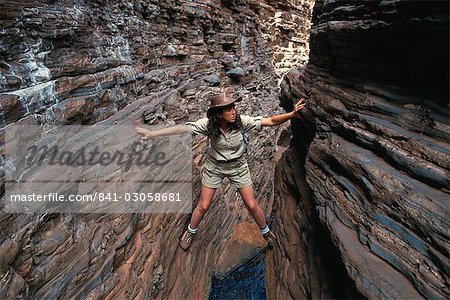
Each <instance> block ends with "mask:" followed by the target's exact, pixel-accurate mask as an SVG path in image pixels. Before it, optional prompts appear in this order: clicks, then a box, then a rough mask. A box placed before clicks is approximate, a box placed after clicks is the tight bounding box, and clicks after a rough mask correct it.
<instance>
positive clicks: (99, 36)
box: [0, 0, 312, 299]
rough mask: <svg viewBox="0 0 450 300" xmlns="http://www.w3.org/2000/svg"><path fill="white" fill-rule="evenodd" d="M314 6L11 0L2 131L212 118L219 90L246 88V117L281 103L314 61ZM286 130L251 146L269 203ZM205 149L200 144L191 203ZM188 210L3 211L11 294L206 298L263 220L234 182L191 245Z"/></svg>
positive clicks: (4, 23)
mask: <svg viewBox="0 0 450 300" xmlns="http://www.w3.org/2000/svg"><path fill="white" fill-rule="evenodd" d="M311 2H312V1H224V0H222V1H219V0H214V1H212V0H211V1H206V0H205V1H200V0H199V1H171V0H166V1H150V0H148V1H121V0H116V1H113V0H104V1H68V0H59V1H20V2H17V1H3V2H2V10H1V12H0V24H1V31H0V38H1V43H0V45H1V46H0V60H1V65H0V106H1V114H0V122H1V127H2V128H5V127H6V128H7V127H8V126H12V125H21V124H28V125H30V124H34V125H40V124H94V123H98V124H104V125H108V124H142V123H143V122H145V123H148V124H165V125H173V124H175V123H183V122H185V121H187V120H195V119H198V118H200V117H203V116H205V112H206V108H207V107H208V106H209V101H208V96H209V95H211V94H214V93H217V92H218V91H220V90H221V89H223V88H225V87H230V88H231V89H232V90H234V91H236V92H237V93H239V94H241V95H243V97H244V100H245V101H244V102H243V104H242V105H241V107H240V108H239V109H240V112H241V113H243V114H250V115H255V116H256V115H270V114H274V113H277V112H280V111H281V110H280V109H279V106H278V103H277V101H275V99H276V96H277V94H278V88H277V80H278V78H279V77H278V75H277V74H278V73H280V72H281V71H280V70H281V69H282V68H286V67H288V66H290V65H292V64H297V63H298V62H302V61H304V59H305V53H307V47H305V46H304V45H305V44H306V41H305V40H303V38H304V37H305V36H306V34H307V32H306V29H307V28H308V25H307V24H308V22H309V21H308V20H309V16H310V14H311V6H312V3H311ZM299 27H300V28H303V29H304V30H301V31H298V28H299ZM294 28H295V30H294ZM285 38H286V39H288V40H289V43H288V44H286V45H281V46H279V45H277V43H279V41H281V40H284V39H285ZM277 47H282V48H289V51H290V52H289V54H288V55H286V56H284V55H283V53H284V50H282V49H281V48H277ZM276 136H277V129H268V130H265V131H264V132H263V133H262V134H260V135H253V136H252V138H253V144H254V145H255V146H254V147H252V149H251V151H250V153H249V155H248V156H249V162H250V167H251V170H252V174H253V179H254V186H255V192H256V197H257V199H258V201H259V202H260V204H261V205H262V207H263V208H264V210H265V211H266V212H267V211H270V207H271V201H272V200H273V196H272V194H273V184H272V171H273V166H272V164H267V163H265V162H267V161H269V160H270V159H271V158H272V157H273V154H274V151H275V150H274V149H275V146H274V141H275V139H276ZM2 140H3V139H2ZM206 147H207V145H206V139H204V138H197V139H196V140H195V143H194V151H193V152H194V183H193V190H194V195H195V196H196V198H195V200H194V204H196V201H197V196H198V194H199V187H200V182H199V171H200V170H199V168H198V167H197V166H198V165H201V163H202V161H203V160H204V158H205V157H204V153H205V148H206ZM2 174H3V172H2ZM188 220H189V215H185V214H153V215H151V214H134V215H131V214H124V215H117V214H110V215H108V214H105V215H98V214H88V215H78V214H0V224H1V225H0V228H1V230H0V280H1V281H0V295H1V298H12V299H14V298H42V299H54V298H64V299H70V298H76V299H85V298H92V299H99V298H102V299H119V298H120V299H131V298H137V299H150V298H152V299H153V298H155V299H161V298H165V299H173V298H180V297H182V298H195V299H201V298H206V297H207V296H208V294H209V290H210V284H211V278H212V276H213V275H214V274H215V269H216V267H215V266H216V263H217V262H218V261H219V260H220V259H219V258H220V257H223V256H224V255H226V253H223V251H224V249H225V246H226V240H228V239H229V238H230V236H231V235H232V232H233V231H234V229H235V226H236V225H237V224H239V223H242V222H245V221H247V222H251V223H253V220H252V218H251V217H250V216H249V214H248V213H247V211H246V210H245V208H244V206H243V204H242V202H241V200H240V198H239V196H238V195H237V192H236V190H234V189H231V188H230V186H229V184H228V183H225V184H224V186H223V188H222V189H220V190H219V191H218V192H217V196H216V198H215V199H214V202H213V205H212V207H211V209H210V211H209V212H208V214H207V215H206V217H205V219H204V221H203V223H202V225H201V229H200V230H199V233H198V235H197V238H196V241H195V242H194V244H193V246H192V248H191V249H190V251H188V252H183V251H182V250H181V249H180V248H179V247H178V238H179V236H180V235H181V233H182V230H183V229H184V228H185V226H186V225H187V222H188ZM227 251H229V250H227ZM232 265H233V266H234V265H235V264H234V263H233V264H232ZM219 267H220V265H219ZM219 267H218V268H219ZM227 272H228V271H227Z"/></svg>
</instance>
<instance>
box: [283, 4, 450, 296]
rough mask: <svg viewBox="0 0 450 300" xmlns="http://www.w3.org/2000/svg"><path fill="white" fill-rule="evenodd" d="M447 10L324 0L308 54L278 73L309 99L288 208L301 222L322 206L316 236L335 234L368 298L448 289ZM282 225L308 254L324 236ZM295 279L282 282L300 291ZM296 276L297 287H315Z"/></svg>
mask: <svg viewBox="0 0 450 300" xmlns="http://www.w3.org/2000/svg"><path fill="white" fill-rule="evenodd" d="M448 11H449V6H448V2H446V1H435V2H429V1H428V2H420V1H381V2H380V1H368V2H367V1H365V2H357V1H317V2H316V4H315V7H314V12H313V20H312V22H313V27H312V30H311V39H310V49H311V52H310V61H309V63H308V65H307V66H306V68H299V69H296V70H292V71H291V72H290V73H289V74H288V75H287V76H286V77H285V78H284V80H283V82H282V85H281V87H282V94H283V103H284V106H285V108H286V109H291V108H292V105H293V100H294V99H297V98H298V97H305V98H307V107H308V109H307V111H305V112H304V119H303V120H299V121H297V122H295V123H294V125H293V127H292V132H293V140H292V143H291V144H292V145H293V146H294V148H295V149H296V153H297V155H298V156H299V157H300V158H297V159H294V157H295V155H290V156H291V158H290V159H289V160H290V161H291V167H290V168H291V169H293V170H303V168H304V173H305V174H304V179H301V180H297V181H298V182H297V183H296V184H295V182H294V181H293V180H290V181H287V182H290V183H291V184H290V185H288V187H290V189H289V191H290V193H291V195H293V197H295V198H297V199H301V202H300V203H298V204H297V205H294V204H291V205H290V208H288V212H292V211H293V210H294V209H297V212H296V214H295V215H294V216H293V217H295V220H297V221H296V223H297V224H302V222H303V223H305V221H304V220H305V218H307V216H308V213H309V215H311V216H313V217H312V221H311V222H309V224H314V223H313V221H314V214H317V217H316V218H318V219H319V220H320V223H321V226H323V228H324V231H323V232H321V230H320V227H316V228H313V229H312V234H313V237H314V234H316V235H317V234H319V235H323V236H327V235H329V239H330V240H331V241H332V243H333V244H334V248H335V249H337V252H336V253H333V252H330V254H331V255H333V259H334V261H336V262H337V263H341V264H343V265H344V266H345V269H344V272H345V273H346V274H348V276H349V277H350V278H351V280H352V281H353V282H354V283H355V286H356V288H357V290H358V291H359V292H360V293H362V294H363V295H364V296H366V297H368V298H375V299H379V298H389V299H390V298H394V299H420V298H427V299H445V298H446V297H447V296H448V293H449V274H448V270H449V262H448V256H449V249H450V247H449V246H450V239H449V231H448V229H449V225H450V223H449V218H448V216H449V193H450V191H449V178H450V176H449V175H450V174H449V168H450V152H449V150H448V149H449V135H448V133H449V132H450V128H449V114H448V113H449V107H448V99H449V97H448V96H449V94H448V93H449V89H448V82H449V71H448V65H449V56H448V53H449V15H448ZM301 158H305V161H304V163H303V162H302V159H301ZM296 164H297V166H295V165H296ZM292 165H293V166H292ZM282 166H283V165H281V167H282ZM281 167H280V168H281ZM284 169H286V166H284ZM292 173H293V172H290V173H288V174H292ZM300 174H301V173H300ZM299 177H301V176H299ZM305 191H307V193H305ZM297 201H298V200H297ZM294 203H295V202H294ZM283 205H284V206H286V204H283ZM308 206H310V207H311V209H308ZM288 212H286V211H285V212H284V215H287V213H288ZM281 214H283V212H281ZM291 214H292V213H291ZM292 219H293V218H288V217H286V218H285V220H284V221H283V219H281V220H280V221H279V223H281V224H280V225H283V222H287V221H289V222H292V221H291V220H292ZM286 220H287V221H286ZM298 220H300V221H298ZM306 223H307V224H308V222H306ZM279 229H280V231H281V232H280V233H279V234H280V235H291V236H294V237H297V238H296V239H292V240H293V241H294V243H295V241H297V240H298V244H299V245H300V248H301V249H302V251H303V256H304V257H308V250H309V249H314V245H311V243H317V239H314V238H313V239H311V238H308V237H302V236H301V235H299V234H298V232H297V231H291V230H289V229H288V228H284V227H283V226H279ZM306 229H307V228H306ZM306 229H305V230H300V231H301V232H305V234H306V233H309V232H311V231H308V230H306ZM291 253H292V251H291ZM275 255H277V253H276V252H275ZM331 255H330V256H331ZM309 257H316V255H314V253H310V255H309ZM304 260H305V259H304V258H302V259H298V260H296V261H304ZM275 261H276V260H275ZM290 264H291V263H290V262H288V261H287V260H285V261H283V262H282V263H281V265H282V266H283V268H282V269H281V270H279V272H280V273H283V272H286V271H287V270H289V267H290ZM293 265H294V267H296V265H295V264H293ZM314 266H315V264H314V263H309V264H306V265H305V267H302V268H301V270H300V274H305V273H308V272H307V271H308V270H312V269H313V267H314ZM305 269H306V270H305ZM309 274H311V273H309ZM335 274H340V273H339V272H336V273H335ZM337 276H340V275H337ZM313 279H314V278H313ZM292 280H293V284H292V285H289V289H287V288H285V289H284V291H288V292H287V295H290V297H291V298H296V297H295V295H298V294H294V293H292V290H293V288H292V287H295V282H296V281H295V279H292ZM310 281H311V282H313V280H310ZM301 282H302V284H303V288H302V290H303V293H302V294H300V295H311V294H312V291H313V290H311V291H310V290H308V284H307V283H308V278H306V279H305V277H303V280H301ZM305 282H306V283H305ZM335 284H336V283H335ZM278 285H280V286H281V285H282V284H280V283H278ZM310 287H314V286H313V285H310ZM350 290H351V289H350ZM318 291H319V292H320V291H325V292H326V288H325V289H320V286H319V289H318ZM289 292H291V293H290V294H289ZM285 293H286V292H285ZM278 295H280V294H278ZM281 295H283V294H281ZM313 295H314V294H313ZM322 295H323V293H322Z"/></svg>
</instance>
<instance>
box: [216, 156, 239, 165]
mask: <svg viewBox="0 0 450 300" xmlns="http://www.w3.org/2000/svg"><path fill="white" fill-rule="evenodd" d="M209 158H211V159H212V160H213V161H215V162H218V163H226V164H228V163H234V162H237V161H239V160H241V159H242V156H239V157H236V158H233V159H229V160H217V159H215V158H214V157H212V156H210V157H209Z"/></svg>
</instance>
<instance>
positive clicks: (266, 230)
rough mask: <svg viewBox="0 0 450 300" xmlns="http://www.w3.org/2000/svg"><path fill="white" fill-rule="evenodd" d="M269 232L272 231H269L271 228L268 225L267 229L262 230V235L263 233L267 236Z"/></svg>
mask: <svg viewBox="0 0 450 300" xmlns="http://www.w3.org/2000/svg"><path fill="white" fill-rule="evenodd" d="M269 231H270V229H269V226H268V225H266V228H264V229H261V233H262V234H266V233H268V232H269Z"/></svg>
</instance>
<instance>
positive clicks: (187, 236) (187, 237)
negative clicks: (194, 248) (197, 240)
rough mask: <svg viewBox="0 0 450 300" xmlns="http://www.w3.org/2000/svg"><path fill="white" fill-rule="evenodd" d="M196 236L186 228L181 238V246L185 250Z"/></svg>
mask: <svg viewBox="0 0 450 300" xmlns="http://www.w3.org/2000/svg"><path fill="white" fill-rule="evenodd" d="M194 237H195V234H194V233H190V232H189V231H188V230H186V231H185V232H184V233H183V235H182V236H181V238H180V247H181V248H182V249H183V250H187V249H188V248H189V246H190V245H191V243H192V240H193V239H194Z"/></svg>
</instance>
